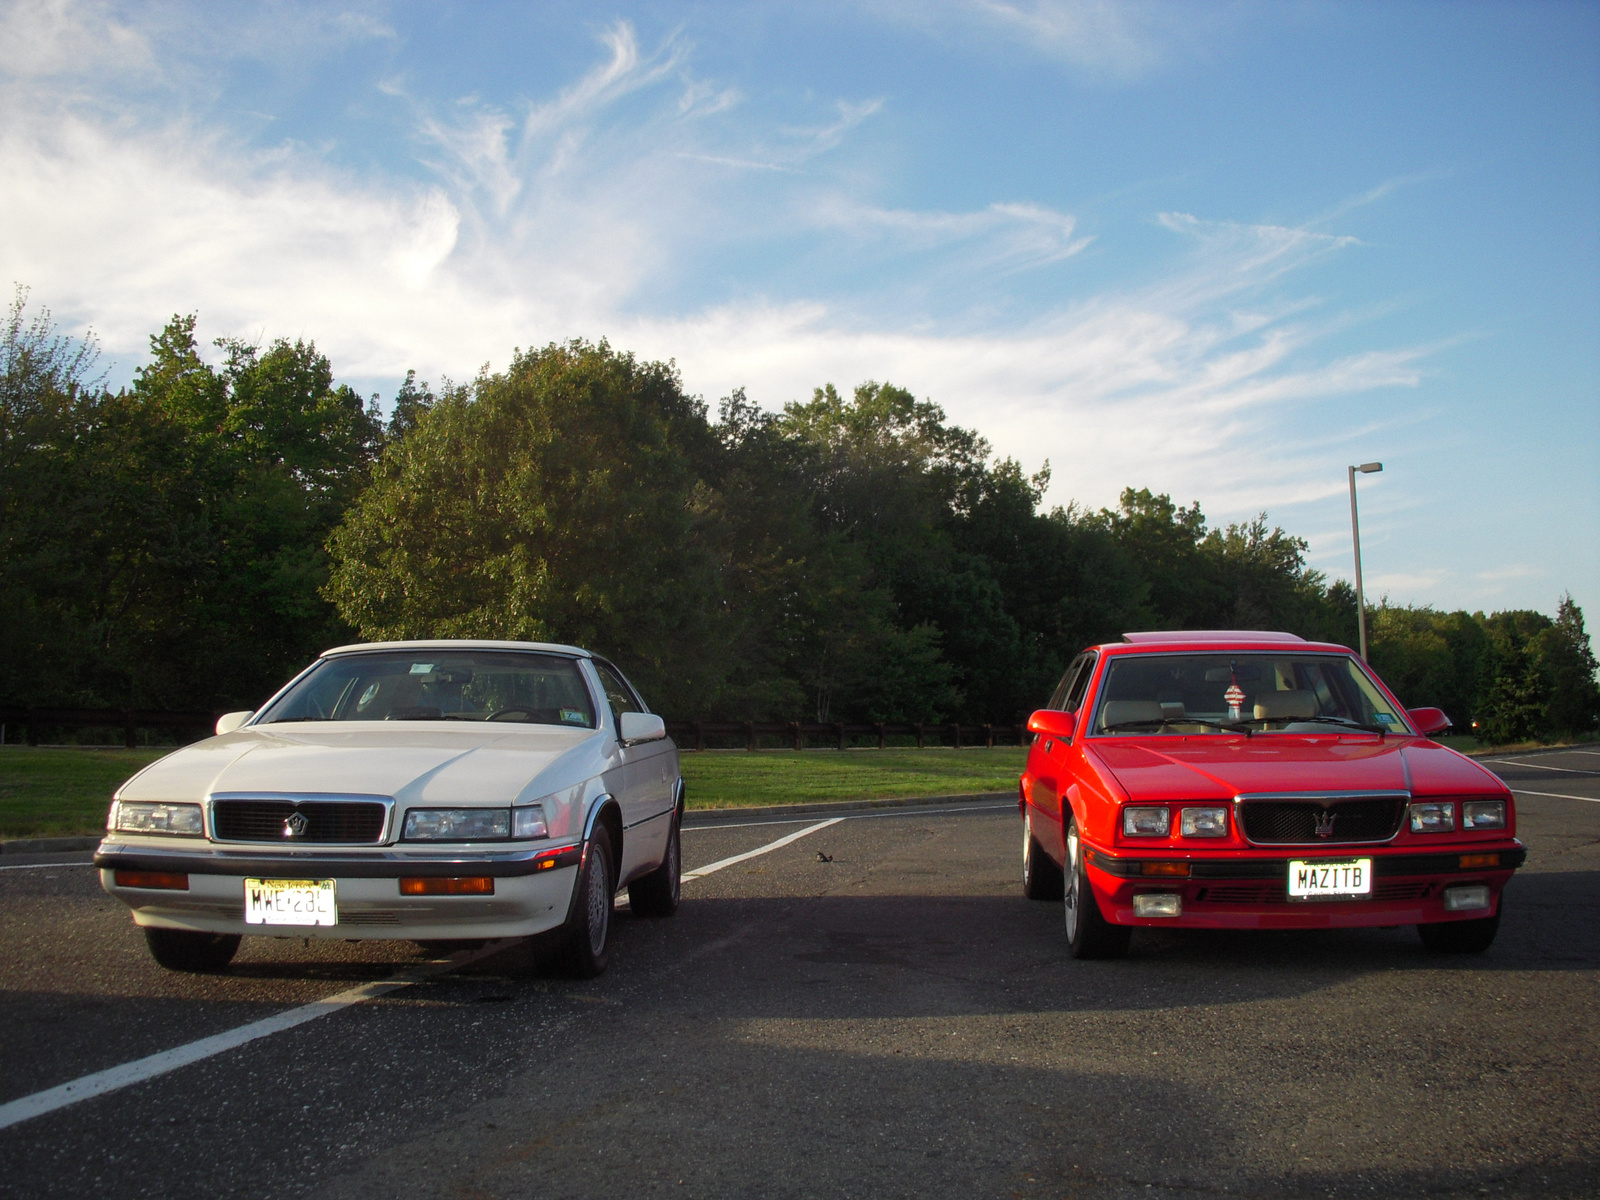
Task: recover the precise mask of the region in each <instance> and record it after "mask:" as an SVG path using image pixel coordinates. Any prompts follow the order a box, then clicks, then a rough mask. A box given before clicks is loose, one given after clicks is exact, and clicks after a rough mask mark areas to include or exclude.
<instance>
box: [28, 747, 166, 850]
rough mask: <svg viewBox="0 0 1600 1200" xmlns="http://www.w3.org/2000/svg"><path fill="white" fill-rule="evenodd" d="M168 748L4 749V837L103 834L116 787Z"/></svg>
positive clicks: (164, 752)
mask: <svg viewBox="0 0 1600 1200" xmlns="http://www.w3.org/2000/svg"><path fill="white" fill-rule="evenodd" d="M170 752H171V747H167V748H166V749H159V750H79V749H71V748H56V747H38V746H3V747H0V841H7V840H9V839H11V838H26V837H65V836H72V835H75V834H90V833H99V832H100V831H101V830H102V829H104V828H105V825H106V808H107V806H108V805H110V803H111V793H112V792H113V791H115V790H116V787H117V785H118V784H119V783H121V782H122V781H123V780H124V779H126V778H128V776H130V775H132V774H133V773H134V772H135V771H137V770H138V769H139V768H140V767H142V766H144V765H145V764H146V763H152V762H155V760H156V759H158V758H160V757H161V756H162V755H163V754H168V753H170Z"/></svg>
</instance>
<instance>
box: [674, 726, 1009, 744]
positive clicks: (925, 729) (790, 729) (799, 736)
mask: <svg viewBox="0 0 1600 1200" xmlns="http://www.w3.org/2000/svg"><path fill="white" fill-rule="evenodd" d="M667 732H668V733H669V734H670V735H671V736H672V740H673V741H675V742H677V743H678V746H679V748H680V749H684V750H687V749H690V748H691V747H692V748H693V749H695V750H704V749H705V748H706V739H707V738H712V739H718V740H727V739H730V738H731V739H735V740H741V741H743V742H744V747H745V749H746V750H757V749H759V748H760V743H761V739H762V738H779V739H782V740H783V741H785V742H787V743H788V745H789V746H790V747H792V748H793V749H795V750H805V749H807V748H809V747H811V746H812V745H813V744H814V743H816V742H819V741H820V742H824V743H826V744H828V745H830V746H832V747H834V748H836V749H839V750H843V749H845V748H846V747H847V746H848V745H849V744H850V743H851V742H852V741H854V740H856V739H859V738H865V739H867V740H868V741H871V740H872V739H874V738H876V739H877V743H878V749H880V750H882V749H884V748H886V747H887V745H888V740H889V738H891V737H915V738H916V739H917V749H918V750H923V749H926V748H927V745H928V743H929V742H930V741H931V742H932V743H933V744H934V745H936V746H944V745H949V746H954V747H956V748H958V749H959V748H960V747H962V746H980V745H981V746H990V747H992V746H994V745H995V743H996V742H1000V743H1004V744H1011V745H1017V746H1020V745H1022V744H1023V743H1024V741H1025V740H1026V738H1027V736H1028V734H1027V728H1026V726H1023V725H962V724H956V723H953V722H952V723H950V724H937V725H936V724H932V723H928V724H921V723H914V724H903V723H902V724H893V723H886V722H877V723H875V724H854V723H850V722H846V721H831V722H807V721H668V722H667Z"/></svg>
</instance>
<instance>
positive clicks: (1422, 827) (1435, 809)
mask: <svg viewBox="0 0 1600 1200" xmlns="http://www.w3.org/2000/svg"><path fill="white" fill-rule="evenodd" d="M1455 827H1456V805H1455V801H1453V800H1429V801H1427V802H1425V803H1422V804H1413V805H1412V806H1411V832H1412V833H1449V832H1450V831H1451V830H1453V829H1454V828H1455Z"/></svg>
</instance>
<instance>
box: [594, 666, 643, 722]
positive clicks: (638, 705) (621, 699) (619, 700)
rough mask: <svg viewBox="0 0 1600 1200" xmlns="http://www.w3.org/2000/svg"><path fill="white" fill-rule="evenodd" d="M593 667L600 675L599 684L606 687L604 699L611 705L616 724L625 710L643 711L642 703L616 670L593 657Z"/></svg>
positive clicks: (612, 716) (612, 717)
mask: <svg viewBox="0 0 1600 1200" xmlns="http://www.w3.org/2000/svg"><path fill="white" fill-rule="evenodd" d="M592 661H593V662H594V669H595V672H596V674H598V675H599V676H600V685H601V686H602V687H604V688H605V689H606V700H607V701H608V702H609V703H610V705H611V719H612V720H613V721H615V722H617V723H618V724H620V723H621V721H622V714H623V713H625V712H644V704H643V703H642V702H641V701H640V700H639V696H638V693H636V692H635V691H634V690H633V689H632V688H631V687H629V686H628V683H627V681H626V680H625V679H623V678H622V675H621V673H620V672H618V670H617V669H616V668H615V667H613V666H612V665H611V664H610V663H608V662H604V661H602V660H601V659H598V658H596V659H594V660H592Z"/></svg>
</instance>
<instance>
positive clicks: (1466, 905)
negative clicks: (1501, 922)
mask: <svg viewBox="0 0 1600 1200" xmlns="http://www.w3.org/2000/svg"><path fill="white" fill-rule="evenodd" d="M1488 907H1489V888H1488V887H1487V885H1485V884H1481V883H1476V884H1473V885H1472V886H1471V887H1450V888H1445V890H1444V910H1445V912H1466V911H1468V910H1469V909H1474V908H1488Z"/></svg>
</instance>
